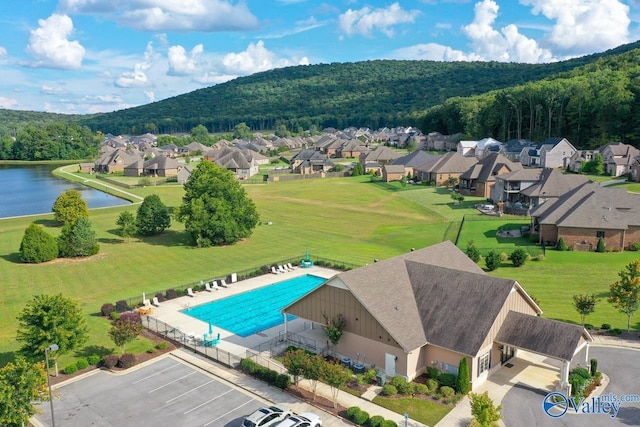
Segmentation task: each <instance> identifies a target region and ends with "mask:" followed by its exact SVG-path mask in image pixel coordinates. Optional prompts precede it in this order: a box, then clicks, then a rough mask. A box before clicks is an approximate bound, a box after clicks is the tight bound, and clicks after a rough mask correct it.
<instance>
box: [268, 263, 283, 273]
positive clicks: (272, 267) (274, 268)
mask: <svg viewBox="0 0 640 427" xmlns="http://www.w3.org/2000/svg"><path fill="white" fill-rule="evenodd" d="M271 273H273V274H280V273H282V271H278V270H276V267H275V266H274V265H272V266H271Z"/></svg>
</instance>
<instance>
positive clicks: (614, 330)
mask: <svg viewBox="0 0 640 427" xmlns="http://www.w3.org/2000/svg"><path fill="white" fill-rule="evenodd" d="M611 333H612V334H613V335H616V336H619V335H622V329H620V328H613V329H612V330H611Z"/></svg>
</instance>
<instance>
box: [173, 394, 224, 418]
mask: <svg viewBox="0 0 640 427" xmlns="http://www.w3.org/2000/svg"><path fill="white" fill-rule="evenodd" d="M232 391H233V389H229V390H227V391H225V392H224V393H222V394H220V395H218V396H216V397H214V398H213V399H209V400H207V401H205V402H202V403H201V404H199V405H198V406H196V407H194V408H191V409H189V410H188V411H187V412H184V415H187V414H188V413H189V412H191V411H195V410H196V409H198V408H201V407H203V406H204V405H208V404H209V403H211V402H213V401H214V400H216V399H219V398H221V397H222V396H224V395H225V394H227V393H231V392H232Z"/></svg>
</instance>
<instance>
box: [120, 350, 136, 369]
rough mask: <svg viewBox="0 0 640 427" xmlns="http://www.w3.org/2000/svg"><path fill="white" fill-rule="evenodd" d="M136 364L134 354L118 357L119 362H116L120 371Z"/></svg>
mask: <svg viewBox="0 0 640 427" xmlns="http://www.w3.org/2000/svg"><path fill="white" fill-rule="evenodd" d="M136 363H138V360H137V358H136V355H135V354H131V353H125V354H123V355H122V356H120V360H118V367H119V368H122V369H129V368H131V367H133V366H135V365H136Z"/></svg>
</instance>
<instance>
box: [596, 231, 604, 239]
mask: <svg viewBox="0 0 640 427" xmlns="http://www.w3.org/2000/svg"><path fill="white" fill-rule="evenodd" d="M596 237H597V238H598V239H599V238H603V239H604V231H596Z"/></svg>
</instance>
